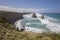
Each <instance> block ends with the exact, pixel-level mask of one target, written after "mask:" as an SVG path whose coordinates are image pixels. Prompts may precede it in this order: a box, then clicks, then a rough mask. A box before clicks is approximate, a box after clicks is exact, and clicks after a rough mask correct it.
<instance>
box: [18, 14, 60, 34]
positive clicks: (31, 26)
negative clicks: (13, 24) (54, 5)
mask: <svg viewBox="0 0 60 40" xmlns="http://www.w3.org/2000/svg"><path fill="white" fill-rule="evenodd" d="M42 15H44V19H41V16H42ZM31 16H32V14H28V15H24V19H22V21H23V24H25V29H26V31H32V32H50V31H51V32H56V33H57V32H60V13H42V14H38V13H36V16H37V18H32V17H31ZM18 21H19V20H18ZM19 23H20V22H19Z"/></svg>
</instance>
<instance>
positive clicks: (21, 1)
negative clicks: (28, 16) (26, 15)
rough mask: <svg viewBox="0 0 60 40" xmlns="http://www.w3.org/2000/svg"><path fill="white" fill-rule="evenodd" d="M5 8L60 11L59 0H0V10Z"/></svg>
mask: <svg viewBox="0 0 60 40" xmlns="http://www.w3.org/2000/svg"><path fill="white" fill-rule="evenodd" d="M7 7H8V8H7ZM2 8H5V9H2ZM6 8H7V10H15V11H17V10H20V11H21V9H22V8H23V10H26V11H29V10H31V11H36V10H38V11H39V12H58V13H60V0H0V10H1V9H2V10H6ZM19 8H20V9H19ZM23 10H22V11H23Z"/></svg>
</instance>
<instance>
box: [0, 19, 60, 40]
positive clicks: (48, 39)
mask: <svg viewBox="0 0 60 40" xmlns="http://www.w3.org/2000/svg"><path fill="white" fill-rule="evenodd" d="M0 40H60V34H56V33H52V32H50V33H34V32H25V31H23V32H19V31H17V30H16V29H15V28H14V26H13V25H11V24H9V23H8V22H7V21H6V20H5V19H4V18H3V19H2V18H0Z"/></svg>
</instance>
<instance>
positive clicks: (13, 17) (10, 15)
mask: <svg viewBox="0 0 60 40" xmlns="http://www.w3.org/2000/svg"><path fill="white" fill-rule="evenodd" d="M25 14H26V13H16V12H4V11H2V12H1V11H0V17H3V18H5V19H6V20H7V21H8V22H9V23H11V24H14V23H15V22H16V21H17V20H20V19H23V15H25Z"/></svg>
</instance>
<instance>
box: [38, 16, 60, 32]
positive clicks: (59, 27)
mask: <svg viewBox="0 0 60 40" xmlns="http://www.w3.org/2000/svg"><path fill="white" fill-rule="evenodd" d="M38 16H39V15H38ZM38 19H39V20H40V21H41V22H42V24H46V26H47V28H48V29H50V31H52V32H60V25H59V24H58V23H53V22H51V21H57V19H54V18H51V17H48V16H45V19H41V18H38ZM49 20H51V21H49Z"/></svg>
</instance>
